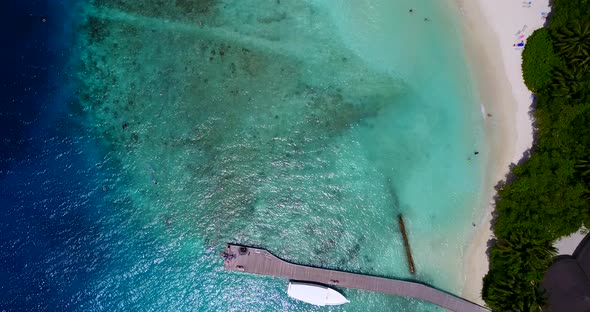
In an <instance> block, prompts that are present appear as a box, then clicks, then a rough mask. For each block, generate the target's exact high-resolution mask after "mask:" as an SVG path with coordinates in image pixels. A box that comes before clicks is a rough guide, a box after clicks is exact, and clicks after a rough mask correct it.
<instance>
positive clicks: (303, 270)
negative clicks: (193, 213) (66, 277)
mask: <svg viewBox="0 0 590 312" xmlns="http://www.w3.org/2000/svg"><path fill="white" fill-rule="evenodd" d="M240 248H242V249H241V250H240ZM244 248H245V251H244ZM227 253H228V254H229V255H230V257H229V258H232V259H231V260H226V261H225V263H224V268H225V269H226V270H230V271H240V272H246V273H253V274H260V275H268V276H274V277H282V278H286V279H290V280H296V281H307V282H314V283H319V284H324V285H332V286H338V287H347V288H355V289H363V290H369V291H375V292H380V293H385V294H391V295H396V296H405V297H411V298H417V299H422V300H425V301H429V302H431V303H434V304H436V305H439V306H441V307H443V308H446V309H448V310H451V311H456V312H484V311H486V312H487V311H489V310H488V309H486V308H484V307H482V306H480V305H477V304H475V303H473V302H470V301H467V300H465V299H462V298H459V297H456V296H453V295H451V294H447V293H445V292H442V291H440V290H438V289H435V288H432V287H430V286H427V285H424V284H420V283H415V282H408V281H402V280H395V279H389V278H383V277H376V276H369V275H362V274H355V273H348V272H342V271H336V270H328V269H320V268H314V267H309V266H304V265H299V264H294V263H290V262H287V261H285V260H282V259H280V258H278V257H276V256H274V255H272V254H271V253H270V252H268V251H266V250H264V249H260V248H254V247H247V246H241V245H233V244H228V250H227ZM231 255H235V257H231Z"/></svg>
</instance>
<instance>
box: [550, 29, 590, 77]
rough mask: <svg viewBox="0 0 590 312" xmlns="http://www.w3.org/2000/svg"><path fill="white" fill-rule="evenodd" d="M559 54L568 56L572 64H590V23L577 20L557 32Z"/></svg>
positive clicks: (556, 44)
mask: <svg viewBox="0 0 590 312" xmlns="http://www.w3.org/2000/svg"><path fill="white" fill-rule="evenodd" d="M555 37H556V38H557V42H556V43H555V46H556V47H557V49H558V51H559V54H561V55H563V56H566V57H567V58H568V61H570V62H571V63H572V64H576V65H581V66H585V67H586V66H588V64H590V23H587V22H584V23H580V21H575V22H574V23H572V24H571V25H570V26H569V27H567V28H563V29H562V30H560V31H558V32H557V33H556V34H555Z"/></svg>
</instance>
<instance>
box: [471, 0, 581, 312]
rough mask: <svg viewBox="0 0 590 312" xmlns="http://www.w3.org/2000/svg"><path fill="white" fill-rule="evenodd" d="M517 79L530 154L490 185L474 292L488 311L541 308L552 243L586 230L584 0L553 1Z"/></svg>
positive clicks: (531, 41) (525, 51)
mask: <svg viewBox="0 0 590 312" xmlns="http://www.w3.org/2000/svg"><path fill="white" fill-rule="evenodd" d="M523 77H524V79H525V84H526V85H527V87H528V88H529V89H530V90H531V91H533V92H534V93H535V104H534V110H533V112H532V113H533V116H534V126H535V130H536V139H535V144H534V147H533V149H532V150H531V154H530V155H531V156H530V158H529V159H528V160H526V161H525V162H523V163H521V164H519V165H516V166H514V167H513V168H512V170H511V173H510V174H509V176H508V177H507V179H506V181H504V182H502V183H499V184H498V187H497V189H498V196H497V201H496V210H495V215H494V221H493V226H494V234H495V236H496V240H495V241H494V242H493V245H492V246H491V247H490V271H489V272H488V274H487V275H486V276H485V278H484V280H483V290H482V297H483V299H484V300H485V301H486V304H487V305H488V307H490V308H491V309H492V310H493V311H502V312H504V311H541V310H542V309H543V308H544V307H545V305H546V304H547V298H546V295H545V294H544V293H543V291H542V289H541V287H540V283H541V281H542V280H543V275H544V273H545V271H546V270H547V268H548V267H549V265H550V264H551V262H552V258H553V256H554V255H555V249H554V248H553V247H552V245H553V243H554V242H555V240H557V239H558V238H560V237H562V236H565V235H568V234H571V233H573V232H575V231H577V230H578V229H579V228H580V227H582V226H585V227H590V191H589V189H590V1H589V0H553V1H552V13H551V15H550V17H549V21H548V23H547V25H546V27H545V28H542V29H539V30H537V31H535V33H533V35H532V36H531V37H530V38H529V39H528V40H527V44H526V46H525V50H524V52H523Z"/></svg>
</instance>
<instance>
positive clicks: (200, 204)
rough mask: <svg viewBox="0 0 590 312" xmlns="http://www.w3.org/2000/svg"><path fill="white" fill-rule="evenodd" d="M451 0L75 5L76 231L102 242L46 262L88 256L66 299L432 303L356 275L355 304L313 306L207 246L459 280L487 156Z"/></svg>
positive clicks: (362, 305) (369, 305) (253, 305)
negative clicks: (79, 199)
mask: <svg viewBox="0 0 590 312" xmlns="http://www.w3.org/2000/svg"><path fill="white" fill-rule="evenodd" d="M446 6H447V3H441V2H438V1H437V2H435V1H427V0H422V1H409V0H398V1H393V2H392V1H384V0H376V1H361V0H359V1H327V0H326V1H320V0H314V1H311V0H310V1H297V2H296V1H244V0H240V1H237V0H236V1H229V0H228V1H214V0H207V1H205V0H202V1H187V0H184V1H182V0H177V1H167V2H166V1H155V0H153V1H134V0H96V1H93V2H91V3H89V4H88V5H84V6H82V7H81V10H80V14H81V16H82V17H83V19H84V20H83V22H81V25H80V27H79V30H78V34H79V36H80V38H79V40H80V41H79V42H80V43H79V45H78V47H79V48H78V50H76V53H74V54H72V55H75V56H76V58H75V59H73V60H72V62H71V64H73V65H72V66H73V67H72V68H73V70H74V71H75V73H74V76H73V77H74V78H75V84H77V85H78V86H79V87H78V89H77V90H78V91H77V94H78V95H77V99H78V100H77V101H73V102H72V104H71V105H70V106H69V108H68V109H69V110H70V114H69V115H68V116H70V117H69V118H72V119H75V120H76V121H77V122H78V123H79V124H80V126H79V127H75V128H74V130H75V131H78V134H77V135H78V136H77V137H76V138H77V139H75V140H73V141H74V142H71V144H74V145H75V146H77V148H78V149H80V150H81V151H82V150H84V151H85V152H84V155H85V156H84V160H85V161H86V162H87V163H88V164H87V167H89V168H91V170H86V171H84V170H78V172H82V176H83V177H84V178H85V179H87V180H86V181H85V182H84V187H87V188H89V189H90V190H89V191H88V193H87V196H88V197H89V198H91V199H92V200H91V201H90V200H89V202H87V203H82V204H77V205H78V206H81V207H83V209H87V210H88V211H89V212H87V213H86V214H84V216H83V217H81V218H82V219H83V220H84V222H83V227H84V226H86V227H91V228H92V231H91V234H92V235H89V234H88V233H86V232H85V234H84V235H83V237H84V241H92V243H91V244H90V243H88V245H85V246H84V247H83V248H84V250H88V251H89V252H90V254H93V255H95V256H96V258H95V260H94V261H92V260H91V259H92V257H86V258H89V259H86V258H84V259H85V261H84V263H83V264H82V263H79V262H76V261H71V262H67V261H65V262H61V261H59V265H58V264H56V265H54V267H55V268H56V271H60V270H61V271H63V270H66V271H67V270H68V269H71V267H69V266H77V267H80V266H81V267H84V271H85V272H86V273H85V276H86V278H85V279H84V282H83V283H79V284H75V285H70V286H69V287H72V288H76V289H78V292H77V296H71V297H67V298H68V299H67V300H68V302H70V303H69V306H70V307H73V308H76V309H80V310H120V309H123V310H142V311H152V310H154V311H156V310H175V311H181V310H189V311H219V310H221V309H225V310H230V311H315V310H317V311H323V310H333V311H360V310H371V311H389V310H391V311H438V310H439V309H438V308H437V307H434V306H433V305H430V304H427V303H424V302H419V301H416V300H410V299H406V298H399V297H394V296H386V295H381V294H373V293H368V292H364V291H357V290H348V289H342V290H341V291H342V292H343V293H344V294H345V295H346V296H347V297H348V299H349V300H351V303H350V304H348V305H344V306H340V307H331V308H314V307H310V306H309V305H306V304H304V303H300V302H296V301H293V300H292V299H290V298H288V296H287V295H286V288H287V281H285V280H280V279H275V278H267V277H258V276H250V275H243V274H236V273H230V272H224V271H223V270H222V258H221V257H220V256H219V251H220V250H222V249H223V245H224V243H225V242H236V243H242V244H248V245H254V246H260V247H263V248H266V249H268V250H270V251H272V252H273V253H275V254H276V255H277V256H280V257H283V258H285V259H288V260H291V261H295V262H298V263H302V264H312V265H317V266H322V267H328V268H335V269H342V270H347V271H353V272H360V273H366V274H374V275H379V276H386V277H395V278H404V279H416V280H419V281H423V282H426V283H429V284H431V285H434V286H435V287H438V288H441V289H443V290H446V291H449V292H452V293H459V292H460V290H461V287H462V282H461V281H462V276H461V274H462V272H461V268H462V262H461V261H462V255H463V250H464V248H465V245H466V243H467V242H468V240H469V235H470V233H471V223H472V222H474V221H475V220H478V219H479V214H480V212H478V207H479V204H480V198H479V196H480V193H481V190H480V189H481V185H482V184H481V181H482V173H483V168H484V167H483V164H484V163H485V159H482V158H481V157H480V156H474V154H473V153H474V151H483V149H484V148H485V144H484V141H483V133H482V131H483V130H482V127H481V116H480V113H479V104H478V103H477V92H476V90H475V87H474V85H473V84H472V82H471V81H470V74H469V69H468V68H467V67H466V65H465V62H464V59H463V58H464V54H463V51H462V43H461V38H460V37H459V25H458V23H457V22H456V19H455V17H454V16H453V13H452V12H451V10H449V9H448V8H447V7H446ZM409 8H413V9H414V13H409V12H408V10H409ZM424 18H428V19H429V20H428V21H424ZM72 131H73V130H72ZM55 135H56V136H57V137H60V136H66V135H64V134H61V133H58V134H55ZM69 136H71V135H69ZM89 142H90V143H89ZM89 145H91V146H89ZM89 150H92V152H88V151H89ZM80 153H82V152H80ZM49 154H51V153H49ZM481 154H485V153H481ZM481 154H480V155H481ZM400 213H401V214H403V215H404V218H405V220H406V224H407V228H408V230H409V236H410V241H411V245H412V249H413V252H414V259H415V261H416V266H417V271H418V273H417V274H416V275H415V276H412V275H410V274H409V272H408V269H407V263H406V258H405V254H404V249H403V242H402V239H401V235H400V233H399V229H398V227H397V215H398V214H400ZM64 235H65V234H64ZM65 236H66V237H67V236H68V235H65ZM80 244H81V242H80V240H75V239H74V240H69V241H68V243H65V244H64V246H66V247H67V248H73V247H72V246H79V245H80ZM66 247H64V248H66ZM74 256H75V253H74V254H72V257H74ZM63 257H68V253H63ZM76 257H78V258H80V257H81V256H80V255H79V254H78V256H76ZM56 259H58V258H53V260H52V261H57V260H56ZM49 262H50V263H51V261H49ZM68 263H70V264H68Z"/></svg>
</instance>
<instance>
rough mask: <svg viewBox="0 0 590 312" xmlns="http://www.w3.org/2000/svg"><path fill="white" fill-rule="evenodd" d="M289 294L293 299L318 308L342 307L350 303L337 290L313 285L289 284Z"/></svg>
mask: <svg viewBox="0 0 590 312" xmlns="http://www.w3.org/2000/svg"><path fill="white" fill-rule="evenodd" d="M287 294H288V295H289V297H291V298H293V299H297V300H301V301H303V302H307V303H310V304H313V305H317V306H326V305H340V304H344V303H349V302H350V301H348V300H346V298H345V297H344V296H343V295H342V294H341V293H339V292H337V291H336V290H334V289H332V288H329V287H326V286H324V285H318V284H312V283H303V282H289V289H288V290H287Z"/></svg>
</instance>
